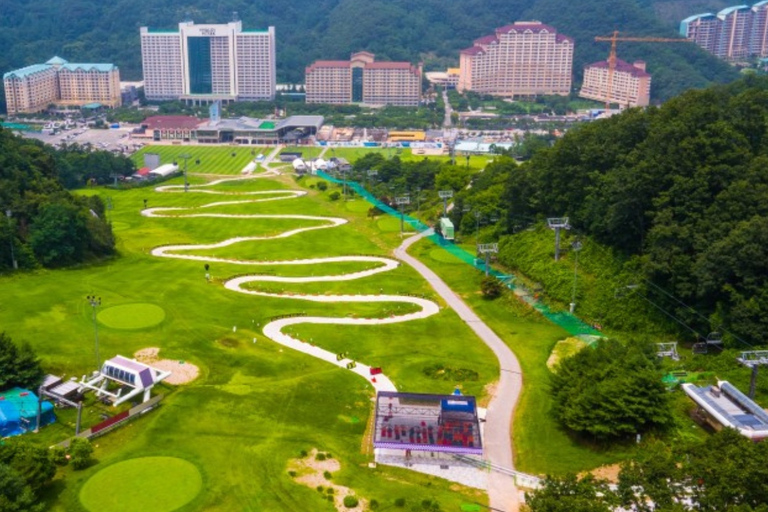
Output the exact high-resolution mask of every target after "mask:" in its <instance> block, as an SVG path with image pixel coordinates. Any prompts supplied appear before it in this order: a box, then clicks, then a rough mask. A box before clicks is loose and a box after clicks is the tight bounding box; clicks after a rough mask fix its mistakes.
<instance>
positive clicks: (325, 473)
mask: <svg viewBox="0 0 768 512" xmlns="http://www.w3.org/2000/svg"><path fill="white" fill-rule="evenodd" d="M323 476H324V477H325V479H326V480H330V479H331V472H330V471H323Z"/></svg>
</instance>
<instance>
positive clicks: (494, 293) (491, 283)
mask: <svg viewBox="0 0 768 512" xmlns="http://www.w3.org/2000/svg"><path fill="white" fill-rule="evenodd" d="M480 291H481V292H483V297H485V298H486V299H496V298H498V297H501V294H502V292H503V291H504V285H502V284H501V282H500V281H499V280H498V279H496V278H495V277H493V276H485V277H483V280H482V281H480Z"/></svg>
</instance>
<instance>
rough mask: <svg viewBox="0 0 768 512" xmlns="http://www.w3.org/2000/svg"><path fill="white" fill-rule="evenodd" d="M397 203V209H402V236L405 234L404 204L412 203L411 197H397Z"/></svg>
mask: <svg viewBox="0 0 768 512" xmlns="http://www.w3.org/2000/svg"><path fill="white" fill-rule="evenodd" d="M395 204H396V205H397V209H398V210H400V236H403V206H405V205H407V204H411V198H410V197H408V196H400V197H396V198H395Z"/></svg>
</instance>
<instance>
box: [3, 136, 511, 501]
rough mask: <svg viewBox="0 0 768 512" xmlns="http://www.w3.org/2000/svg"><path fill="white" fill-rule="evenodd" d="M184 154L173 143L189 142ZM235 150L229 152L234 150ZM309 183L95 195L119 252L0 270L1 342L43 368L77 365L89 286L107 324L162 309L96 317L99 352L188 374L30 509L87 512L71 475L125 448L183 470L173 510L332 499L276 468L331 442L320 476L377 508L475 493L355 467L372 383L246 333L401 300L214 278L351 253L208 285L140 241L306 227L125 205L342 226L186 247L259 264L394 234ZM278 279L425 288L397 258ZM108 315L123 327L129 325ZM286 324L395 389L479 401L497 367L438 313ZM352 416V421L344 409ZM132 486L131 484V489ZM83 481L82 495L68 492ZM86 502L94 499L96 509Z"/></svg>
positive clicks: (62, 370) (70, 371)
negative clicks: (195, 481) (437, 372)
mask: <svg viewBox="0 0 768 512" xmlns="http://www.w3.org/2000/svg"><path fill="white" fill-rule="evenodd" d="M164 148H166V147H164ZM167 148H168V150H179V151H181V150H182V148H177V147H167ZM153 149H155V148H153ZM197 149H198V148H193V149H191V150H190V152H191V153H193V154H194V152H195V151H196V150H197ZM199 149H200V150H201V151H202V150H203V149H205V150H209V149H211V148H199ZM214 149H216V148H214ZM227 151H228V150H227ZM210 155H213V153H211V154H210ZM210 155H209V156H208V157H206V156H201V160H203V161H204V162H205V161H206V159H208V158H210V159H211V160H212V159H213V158H214V157H213V156H210ZM219 156H220V157H222V158H223V162H229V164H228V165H229V167H228V168H220V169H215V170H207V169H203V170H202V171H201V172H216V173H230V174H238V173H239V169H240V168H241V167H242V166H243V165H244V163H243V162H239V161H237V160H236V159H232V157H227V154H226V152H224V153H221V152H219ZM227 158H229V159H230V160H227ZM247 160H248V158H247V157H246V158H245V160H244V161H247ZM203 165H204V164H201V167H202V166H203ZM221 165H222V166H223V165H224V164H223V163H222V164H221ZM198 179H199V180H202V179H204V177H203V176H199V177H198ZM266 182H271V183H272V184H273V185H274V186H273V188H274V189H286V188H296V187H297V186H298V185H297V184H296V182H295V181H294V180H293V178H291V177H288V176H284V177H280V178H278V179H277V180H273V179H267V180H266V181H265V183H266ZM309 182H310V181H309V180H308V181H307V183H309ZM180 183H182V180H181V179H180V178H176V179H174V180H171V181H169V182H167V183H164V184H180ZM265 183H262V182H261V181H260V180H258V181H255V182H238V183H230V184H221V185H216V186H213V187H211V188H212V189H219V190H221V191H226V192H238V191H239V187H240V186H241V187H242V189H241V190H253V189H259V190H267V189H269V187H268V186H267V185H265ZM91 192H92V191H89V193H91ZM308 192H309V194H308V195H307V196H304V197H300V198H297V199H288V200H282V201H269V202H263V203H250V204H247V203H240V204H224V205H221V206H217V207H215V208H205V209H201V208H199V207H201V206H203V205H205V204H207V203H210V202H214V201H223V202H230V201H232V200H236V201H242V200H247V199H249V198H248V197H247V196H215V195H209V194H202V193H191V192H190V193H183V192H177V193H159V192H156V191H154V190H153V189H148V188H145V189H137V190H126V191H111V190H110V191H108V192H107V191H103V193H104V194H105V195H107V194H108V195H109V196H110V197H112V200H113V204H114V210H112V211H111V212H110V217H111V220H112V221H113V222H114V223H115V225H116V226H119V230H116V235H117V237H118V247H117V248H118V251H119V256H118V257H115V258H114V259H111V260H107V261H104V262H101V263H98V264H94V265H90V266H88V265H84V266H80V267H75V268H71V269H67V270H57V271H49V270H38V271H34V272H28V273H19V274H13V275H5V276H2V277H0V288H2V289H3V291H4V294H8V296H11V297H13V298H14V300H13V303H12V304H7V305H4V307H3V308H0V325H2V328H3V330H4V331H6V332H7V333H8V334H9V335H10V336H11V337H12V338H13V339H14V340H17V341H22V340H26V341H29V342H30V343H31V344H32V345H33V347H34V348H35V349H36V350H37V352H38V354H40V356H41V357H42V359H43V362H44V366H45V369H46V371H49V372H51V373H55V374H58V375H64V376H66V377H67V378H68V377H69V376H79V375H82V374H84V373H86V372H88V371H91V370H92V369H93V366H94V351H93V341H94V339H93V335H94V332H93V324H92V320H91V307H90V306H89V305H88V303H87V301H86V300H85V296H86V295H89V294H96V295H98V296H100V297H101V298H102V315H107V316H106V318H108V317H109V315H110V308H113V307H119V306H125V307H128V309H129V310H130V309H131V308H135V307H136V306H135V305H136V304H142V303H146V304H156V305H158V306H160V307H162V309H163V310H164V312H165V319H164V320H163V321H162V322H160V323H157V324H155V325H154V326H147V327H144V328H140V329H127V330H126V329H124V328H120V327H124V326H116V325H114V324H112V323H111V322H114V320H111V321H107V322H104V323H102V324H101V325H100V326H99V344H100V346H99V348H100V354H101V355H102V357H104V358H107V357H112V356H114V355H115V354H122V355H125V356H131V355H132V354H133V353H134V352H135V351H137V350H139V349H142V348H145V347H150V346H157V347H160V348H161V354H160V355H161V357H163V358H168V359H176V360H186V361H189V362H190V363H193V364H196V365H198V366H199V367H200V370H201V376H200V378H199V379H198V380H197V381H195V382H193V383H191V384H189V385H187V386H184V387H183V388H181V389H174V388H173V387H171V386H161V387H160V389H159V390H158V391H160V392H163V393H166V395H167V396H166V398H165V399H164V400H163V402H162V405H161V407H160V408H158V409H157V410H156V411H153V412H152V413H151V414H148V415H146V416H144V417H142V418H140V419H138V420H136V421H135V422H133V423H131V424H130V425H129V426H127V427H124V428H122V429H119V430H117V431H115V432H113V433H110V434H109V435H107V436H105V437H103V438H99V440H98V441H97V442H96V444H97V445H98V446H97V448H96V452H95V457H96V458H97V459H98V464H96V465H94V466H93V467H90V468H88V469H86V470H83V471H80V472H73V471H72V470H71V469H70V468H65V469H62V470H60V471H61V475H60V476H61V479H59V480H57V484H56V485H54V486H51V487H49V488H48V489H47V492H46V494H45V496H44V498H45V508H46V510H52V511H65V510H66V511H78V510H87V508H85V506H84V505H83V503H81V497H83V496H92V495H93V494H94V493H93V490H92V489H91V490H88V488H87V487H84V486H85V485H86V482H88V481H89V479H90V478H91V477H94V478H98V474H99V472H100V471H101V470H102V469H104V468H108V467H112V465H113V464H118V463H121V462H123V461H128V460H131V459H135V458H138V457H172V458H177V459H183V460H185V461H189V462H190V463H191V464H193V465H194V466H195V467H197V468H199V470H200V473H201V475H202V481H203V491H202V492H201V493H200V494H199V495H198V496H197V497H196V498H194V500H193V501H191V502H190V503H189V504H187V505H184V506H183V507H182V508H181V509H180V510H183V511H193V510H194V511H196V510H206V511H209V510H211V511H231V510H331V509H330V508H329V507H330V505H329V504H328V502H327V501H326V500H323V499H322V497H321V496H319V495H318V494H319V493H317V492H316V491H314V490H311V489H308V488H306V487H304V486H301V485H298V484H296V483H295V482H293V481H292V479H291V477H290V475H288V474H287V471H286V465H287V462H288V461H289V460H290V459H292V458H294V457H296V456H298V455H299V453H300V452H301V451H302V450H307V451H308V450H310V449H311V448H313V447H317V448H318V449H320V450H323V451H329V452H331V453H333V454H334V457H335V458H337V459H338V460H339V461H340V462H341V463H342V470H341V471H340V472H339V473H337V474H334V480H335V481H337V482H338V483H339V484H341V485H345V486H347V487H350V488H351V489H353V490H354V491H355V492H356V493H357V494H358V495H360V496H362V497H364V498H366V499H376V500H377V501H379V502H380V503H381V504H382V507H384V506H387V507H391V506H392V503H393V501H394V500H395V499H396V498H400V497H402V498H405V499H406V501H407V503H410V504H417V503H420V502H421V501H422V500H423V499H432V500H436V501H438V502H439V503H440V505H441V508H442V509H443V510H458V509H459V507H460V505H461V504H462V503H466V502H480V503H487V498H486V497H485V496H484V495H483V494H482V493H480V492H477V491H473V490H469V489H466V488H463V487H461V486H457V485H454V484H450V483H448V482H446V481H444V480H441V479H436V478H432V477H427V476H424V475H420V474H416V473H412V472H410V471H406V470H399V469H396V468H389V467H386V466H379V467H377V468H369V467H368V462H369V461H370V458H369V456H368V455H366V454H364V453H362V451H361V443H362V439H363V434H364V432H365V429H366V424H367V419H368V417H369V414H370V398H371V395H372V388H371V387H370V386H369V385H368V384H367V383H366V381H365V380H363V379H361V378H359V377H357V376H356V375H353V374H351V373H350V372H348V371H346V370H342V369H339V368H337V367H335V366H332V365H329V364H327V363H323V362H321V361H319V360H316V359H314V358H312V357H309V356H305V355H303V354H300V353H296V352H294V351H291V350H289V349H283V347H282V346H280V345H278V344H275V343H273V342H271V341H270V340H268V339H266V338H265V337H264V336H263V335H262V334H261V327H262V326H263V325H265V323H266V322H268V321H269V320H270V319H271V318H272V317H274V316H277V315H284V314H288V313H297V312H306V313H307V314H308V315H321V316H338V317H345V316H347V315H349V314H353V315H360V316H373V315H377V314H387V309H386V308H390V311H394V312H397V310H396V308H397V307H398V306H399V307H401V308H406V306H404V305H402V304H394V305H387V304H384V305H380V306H377V307H376V308H372V307H369V306H363V307H360V308H357V307H356V306H354V305H350V304H324V305H323V304H318V303H313V302H306V301H298V300H290V299H281V298H268V297H254V296H246V295H243V294H237V293H233V292H231V291H228V290H226V289H224V288H223V287H222V286H221V282H222V281H223V280H224V279H226V278H228V277H232V276H235V275H240V274H244V273H268V274H269V275H307V274H312V273H322V275H328V274H331V275H332V274H334V273H341V272H350V271H353V270H357V269H359V268H360V266H361V265H360V264H339V265H336V264H329V265H324V266H316V267H315V268H311V267H303V268H302V266H279V265H271V266H270V265H265V266H259V267H255V266H249V265H242V264H239V263H240V262H237V261H226V262H221V263H214V264H212V265H211V269H210V271H211V274H212V276H213V278H214V279H213V281H212V282H208V281H206V279H205V270H204V268H203V264H202V263H201V262H199V261H185V260H171V259H161V258H156V257H153V256H151V255H150V251H151V249H152V248H153V247H156V246H160V245H166V244H178V243H211V242H216V241H220V240H223V239H226V238H230V237H235V236H264V235H273V234H277V233H280V232H283V231H286V230H289V229H295V228H297V227H302V226H312V225H317V224H318V222H319V221H307V220H297V219H283V220H278V219H267V220H265V219H250V218H246V217H242V218H237V219H228V218H227V219H224V218H216V217H209V216H202V217H195V218H149V217H146V216H142V215H141V210H142V209H143V207H144V206H143V200H144V199H146V200H147V203H148V206H149V207H150V208H157V207H176V208H192V209H190V210H180V211H178V212H176V213H194V214H205V213H217V212H218V213H240V214H242V213H245V214H275V215H276V214H297V213H301V214H303V215H319V216H339V217H344V218H346V219H348V220H349V222H348V223H347V224H345V225H342V226H339V227H337V228H334V229H331V230H323V231H314V232H306V233H302V234H300V235H296V236H293V237H290V238H285V239H280V240H261V241H252V242H242V243H238V244H235V245H231V246H229V247H228V248H221V249H215V250H213V249H212V250H200V251H194V253H195V254H205V253H216V254H218V255H219V256H221V257H223V258H230V259H233V258H236V259H240V260H261V261H278V260H293V259H300V258H306V257H320V256H340V255H355V254H373V255H382V256H386V255H388V254H389V253H390V252H391V250H392V248H393V247H395V246H396V245H397V244H399V243H400V235H399V232H397V231H388V230H382V229H380V227H379V222H378V220H377V219H370V218H368V217H367V209H364V208H348V207H347V205H345V204H344V202H343V201H335V202H333V201H330V200H329V199H328V194H327V193H320V192H318V191H316V190H311V189H308ZM195 208H197V209H195ZM363 266H364V265H363ZM288 288H289V287H287V286H286V291H290V292H291V293H293V292H296V293H299V292H301V293H328V292H333V293H361V291H363V292H370V293H376V290H377V289H378V290H379V291H381V290H384V291H385V292H394V293H398V292H408V293H425V294H427V293H429V287H428V284H427V283H425V282H424V281H423V280H422V279H421V278H419V276H418V275H417V274H416V273H415V272H414V271H412V270H411V269H410V268H408V267H405V266H401V267H399V268H398V269H396V270H394V271H392V272H388V273H386V274H378V275H375V276H372V277H369V278H366V279H364V280H360V281H356V282H350V283H346V284H344V283H340V284H337V283H333V284H332V285H331V286H329V287H328V289H326V290H323V288H322V287H321V286H318V285H317V283H315V284H312V285H311V286H307V287H305V288H303V289H302V287H301V286H292V287H291V288H290V290H288ZM131 305H134V306H131ZM393 308H395V309H394V310H393ZM402 311H403V310H402V309H401V311H400V312H402ZM126 316H129V313H126ZM103 318H105V317H104V316H102V319H103ZM125 321H127V322H128V324H130V323H131V320H130V319H126V320H125ZM134 322H135V320H134ZM128 324H126V325H128ZM110 325H112V326H110ZM134 325H135V324H134ZM129 326H130V325H129ZM116 327H117V328H116ZM293 329H294V330H295V331H296V332H297V333H298V334H301V336H309V337H311V338H313V340H314V342H316V343H317V344H318V345H321V346H326V347H328V348H329V349H334V350H335V349H337V348H338V349H341V348H344V349H346V350H349V351H350V352H354V354H355V357H356V358H358V359H359V360H360V361H361V362H364V363H366V364H382V365H384V366H385V371H386V372H387V373H388V374H389V375H390V376H392V378H393V379H394V381H395V382H396V383H397V384H398V386H401V387H402V388H403V389H406V390H409V391H417V392H418V391H435V392H445V393H450V392H451V391H452V390H453V389H454V387H455V386H457V385H459V386H461V387H462V388H464V389H465V390H468V391H471V392H474V393H477V394H478V395H481V396H482V393H484V388H485V385H486V384H488V383H489V382H490V381H492V380H493V379H494V378H496V375H497V374H498V367H497V365H496V362H495V360H494V358H493V356H492V354H491V353H490V351H489V350H488V349H487V348H486V347H485V346H484V345H483V344H482V343H481V342H480V341H479V340H478V339H477V338H475V337H474V335H473V334H472V333H471V331H470V330H469V329H468V328H467V327H466V326H465V325H464V324H463V323H462V322H461V321H460V320H459V319H458V318H457V317H456V316H455V315H453V314H452V313H451V312H450V311H447V310H445V311H443V312H441V313H440V314H438V315H435V316H433V317H430V318H427V319H425V320H419V321H415V322H409V323H401V324H393V325H389V326H387V327H386V329H378V328H363V327H359V328H357V327H356V328H345V329H321V328H319V327H318V326H310V325H298V326H294V327H293ZM436 333H438V334H436ZM254 340H255V342H254ZM432 363H442V364H445V365H447V366H452V367H456V368H464V369H469V370H471V371H473V372H475V373H476V375H477V378H475V379H473V380H469V381H467V382H452V381H442V380H434V379H431V378H429V377H427V376H426V375H425V373H424V371H423V370H424V367H425V366H426V365H428V364H432ZM99 407H101V408H90V407H89V408H87V410H86V412H85V415H84V417H85V423H84V426H89V425H92V424H94V423H96V422H98V421H100V418H99V415H100V414H101V413H102V412H105V411H107V409H105V408H103V406H99ZM108 412H115V411H114V410H113V409H110V410H109V411H108ZM352 417H355V418H358V419H359V420H360V421H358V422H351V421H349V418H352ZM72 432H73V416H72V414H71V413H69V412H66V411H64V412H61V413H60V422H59V423H57V424H55V425H54V426H51V427H47V428H46V429H43V430H42V431H41V433H40V434H37V435H36V436H34V437H32V438H31V439H32V440H34V441H35V442H39V443H41V444H43V445H45V446H48V445H50V444H52V443H53V442H56V441H58V440H61V439H63V438H65V437H67V436H69V435H72ZM118 467H119V466H118ZM94 475H96V476H94ZM96 481H98V480H96ZM134 482H135V484H136V485H138V486H140V485H141V483H142V482H141V481H135V480H134ZM91 485H94V484H91ZM83 489H85V491H84V492H85V494H82V493H81V491H83ZM96 494H98V493H96ZM83 499H84V500H87V499H90V498H83ZM89 503H90V502H89ZM89 506H93V505H89ZM99 506H101V505H99ZM101 507H102V508H101V509H102V510H107V509H110V508H109V506H108V505H103V506H101ZM139 508H140V507H139Z"/></svg>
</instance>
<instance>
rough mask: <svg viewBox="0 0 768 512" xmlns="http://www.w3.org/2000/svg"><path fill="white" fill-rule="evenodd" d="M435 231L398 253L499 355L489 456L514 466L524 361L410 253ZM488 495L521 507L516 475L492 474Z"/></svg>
mask: <svg viewBox="0 0 768 512" xmlns="http://www.w3.org/2000/svg"><path fill="white" fill-rule="evenodd" d="M431 232H432V230H428V231H425V232H423V233H421V234H419V235H415V236H412V237H410V238H407V239H406V240H405V241H403V243H402V244H401V245H400V247H398V248H397V249H395V256H396V257H397V258H398V259H400V260H402V261H404V262H405V263H407V264H408V265H410V266H411V267H413V268H414V269H415V270H416V271H417V272H418V273H419V274H421V275H422V276H423V277H424V279H426V280H427V281H428V282H429V284H430V285H431V286H432V288H434V289H435V291H436V292H437V293H438V294H439V295H440V296H441V297H442V298H443V300H445V302H446V303H447V304H448V305H449V306H450V307H451V308H452V309H453V310H454V311H456V313H457V314H458V315H459V317H460V318H461V319H462V320H464V321H465V322H466V323H467V325H468V326H469V327H470V328H471V329H472V330H473V331H475V333H476V334H477V335H478V336H479V337H480V339H482V340H483V341H484V342H485V344H486V345H488V347H489V348H490V349H491V350H492V351H493V353H494V354H496V357H497V358H498V360H499V366H500V368H501V376H500V378H499V382H498V386H497V388H496V392H495V394H494V396H493V397H492V399H491V403H490V404H489V406H488V413H487V415H486V423H485V439H484V444H485V457H486V459H487V460H488V461H490V462H492V463H493V464H497V465H499V466H502V467H505V468H510V469H512V468H513V467H514V466H513V459H512V445H511V439H510V433H511V431H512V414H513V412H514V409H515V405H516V404H517V399H518V397H519V396H520V390H521V389H522V385H523V378H522V373H521V371H520V363H518V361H517V358H516V357H515V355H514V354H513V353H512V351H511V350H510V349H509V347H508V346H507V345H506V344H505V343H504V342H503V341H502V340H501V338H499V337H498V336H497V335H496V333H495V332H493V331H492V330H491V328H490V327H488V326H487V325H486V324H485V323H484V322H483V321H482V320H480V318H479V317H478V316H477V315H476V314H475V313H474V312H473V311H472V310H471V309H470V308H469V306H467V305H466V304H465V303H464V301H463V300H461V298H459V296H458V295H456V294H455V293H454V292H453V291H452V290H451V289H450V288H449V287H448V285H447V284H445V282H443V280H442V279H440V278H439V277H438V276H437V274H435V273H434V272H432V270H430V269H429V268H428V267H427V266H426V265H424V264H423V263H421V262H420V261H419V260H417V259H416V258H413V257H412V256H410V255H409V254H408V252H407V251H408V248H409V247H410V246H411V245H413V244H414V243H416V242H418V241H419V240H420V239H422V238H424V237H425V236H428V235H430V234H431ZM488 496H489V499H490V505H491V508H492V509H495V510H499V511H505V512H513V511H515V512H516V511H517V510H519V503H518V492H517V488H516V487H515V483H514V480H513V478H512V477H509V476H506V475H503V474H500V473H498V472H492V473H491V474H490V476H489V486H488Z"/></svg>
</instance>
